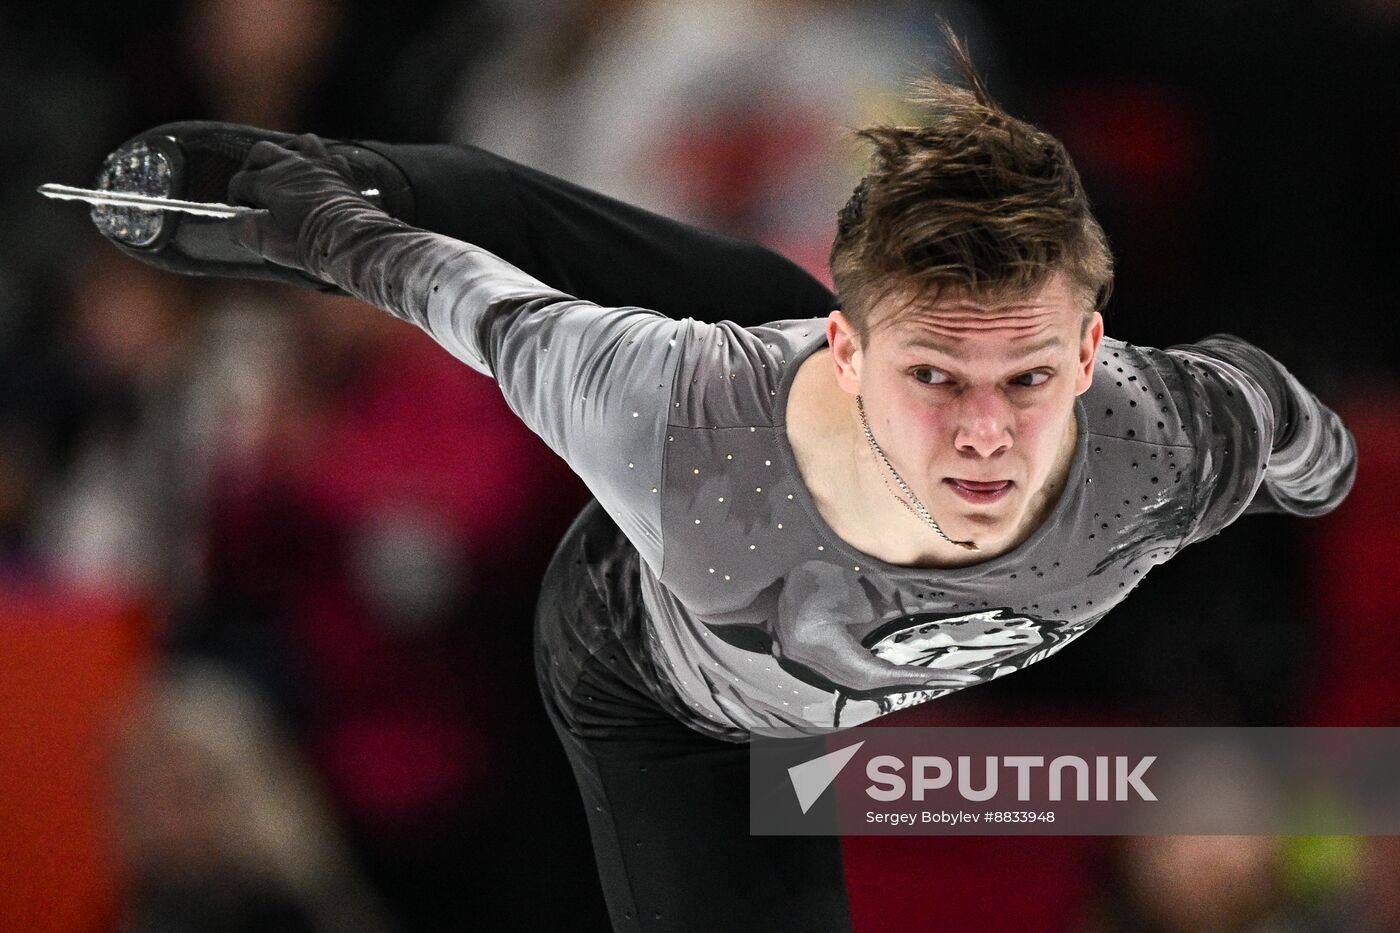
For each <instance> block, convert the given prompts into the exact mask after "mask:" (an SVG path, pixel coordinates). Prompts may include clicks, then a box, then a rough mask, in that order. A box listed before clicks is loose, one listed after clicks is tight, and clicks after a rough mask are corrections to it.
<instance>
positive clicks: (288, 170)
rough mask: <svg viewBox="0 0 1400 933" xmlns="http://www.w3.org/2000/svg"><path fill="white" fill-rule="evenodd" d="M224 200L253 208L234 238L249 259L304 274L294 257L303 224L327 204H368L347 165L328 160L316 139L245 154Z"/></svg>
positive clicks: (271, 145) (238, 222) (310, 137)
mask: <svg viewBox="0 0 1400 933" xmlns="http://www.w3.org/2000/svg"><path fill="white" fill-rule="evenodd" d="M228 196H229V200H230V201H231V202H232V203H234V204H242V205H247V206H248V207H254V208H257V210H256V211H254V212H252V213H250V214H246V215H244V216H242V217H238V218H235V220H234V224H235V225H236V226H235V228H234V237H235V239H236V240H237V241H238V242H239V244H240V245H241V246H243V247H244V248H245V249H247V250H248V251H250V252H252V253H256V254H257V255H260V256H262V257H263V258H265V259H268V260H271V261H272V262H275V263H277V264H278V265H283V266H290V267H292V268H294V269H301V270H302V271H307V269H306V265H305V263H304V262H303V259H302V257H301V256H300V254H299V246H300V243H301V239H302V233H303V231H304V230H305V229H306V223H307V221H308V220H309V219H310V218H311V217H312V215H313V214H315V213H316V212H317V211H318V210H320V209H323V208H325V207H327V206H328V205H330V204H331V203H332V202H342V201H343V200H344V199H345V198H347V197H348V198H353V199H354V200H356V201H360V202H361V203H364V204H368V203H369V202H368V201H365V200H364V198H363V197H362V196H361V195H360V193H359V192H358V191H357V190H356V189H355V186H354V184H353V182H352V176H351V173H350V163H349V162H348V161H346V159H345V158H344V157H343V156H333V155H331V154H330V153H329V152H327V151H326V145H325V143H323V142H322V141H321V139H320V138H319V137H317V136H314V135H312V134H310V133H307V134H305V135H302V136H298V137H296V138H295V139H291V140H288V141H287V142H286V143H285V144H283V145H280V146H279V145H278V144H276V143H273V142H267V141H264V142H260V143H258V144H257V145H255V146H253V148H252V149H250V150H249V151H248V156H247V158H245V159H244V160H243V168H242V170H241V171H239V172H238V174H236V175H234V176H233V178H231V179H229V185H228Z"/></svg>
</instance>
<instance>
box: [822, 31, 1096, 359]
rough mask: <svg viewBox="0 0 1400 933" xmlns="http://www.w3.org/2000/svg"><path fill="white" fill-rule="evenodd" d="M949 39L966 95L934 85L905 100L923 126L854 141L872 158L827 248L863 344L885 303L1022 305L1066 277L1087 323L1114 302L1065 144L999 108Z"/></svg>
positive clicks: (924, 84)
mask: <svg viewBox="0 0 1400 933" xmlns="http://www.w3.org/2000/svg"><path fill="white" fill-rule="evenodd" d="M943 31H944V34H945V36H946V37H947V39H948V45H949V48H950V49H951V51H952V56H953V62H954V64H955V65H956V66H957V68H958V70H959V71H960V72H961V74H962V77H963V80H964V82H965V84H966V85H967V86H966V87H959V86H958V85H956V84H953V83H951V82H949V81H946V80H944V79H942V78H939V77H937V76H933V75H930V76H927V77H925V78H923V79H921V80H919V81H917V82H915V84H914V85H913V93H912V94H911V95H910V97H909V98H908V99H909V102H910V103H912V104H915V105H918V106H920V107H921V108H922V109H924V110H926V111H927V113H928V119H927V120H926V121H925V125H923V126H915V127H909V126H885V125H881V126H871V127H866V128H865V129H862V130H859V131H857V133H856V135H857V136H858V137H859V138H861V139H863V140H865V141H867V142H869V143H871V144H872V145H873V146H874V152H873V153H872V156H871V169H870V171H869V173H868V174H867V175H866V176H865V177H864V178H863V179H862V180H861V182H860V185H859V186H858V187H857V188H856V190H855V193H854V194H853V195H852V196H851V199H850V201H848V202H847V203H846V206H845V207H843V208H842V209H841V213H840V215H839V217H838V223H837V233H836V241H835V243H834V244H833V245H832V248H831V274H832V278H833V280H834V281H835V283H836V292H837V295H838V296H839V298H840V301H841V307H842V311H843V313H845V314H846V316H847V317H848V318H849V319H850V320H851V322H852V325H853V326H854V327H855V328H856V331H857V333H858V334H859V335H860V337H861V339H862V341H864V339H865V338H866V336H867V335H868V333H869V327H870V324H871V322H870V320H869V316H870V310H871V308H872V307H873V306H874V305H875V304H876V303H878V302H879V301H880V300H882V299H884V298H885V297H887V296H890V295H893V294H899V295H901V296H904V295H908V297H909V298H910V300H911V301H920V302H922V301H933V300H936V299H937V297H938V295H939V293H940V292H942V291H943V289H945V288H952V289H954V290H965V291H967V292H969V293H971V294H972V295H974V296H977V297H998V296H1004V295H1015V294H1020V293H1023V292H1026V291H1030V290H1032V289H1034V288H1036V287H1038V286H1039V285H1041V284H1042V283H1044V281H1045V280H1046V279H1047V278H1049V277H1050V276H1051V275H1052V274H1054V273H1056V272H1060V271H1063V272H1065V273H1066V274H1067V275H1068V276H1069V279H1070V281H1071V283H1072V284H1073V285H1074V286H1075V288H1076V290H1077V291H1078V292H1080V293H1081V294H1082V295H1083V296H1084V297H1085V303H1086V308H1085V313H1084V316H1085V322H1086V324H1087V322H1088V320H1089V317H1090V315H1091V314H1092V312H1094V311H1098V310H1102V308H1103V307H1104V305H1105V304H1106V303H1107V301H1108V296H1109V293H1110V292H1111V290H1112V287H1113V256H1112V254H1111V253H1110V252H1109V248H1108V241H1107V239H1106V238H1105V237H1104V233H1103V229H1102V228H1101V227H1100V226H1099V224H1098V221H1096V220H1095V219H1094V217H1093V214H1092V213H1090V211H1089V199H1088V196H1087V195H1086V194H1085V192H1084V187H1083V185H1082V184H1081V183H1080V180H1079V173H1078V172H1077V171H1075V168H1074V164H1073V163H1072V162H1071V161H1070V158H1069V154H1068V153H1067V152H1066V151H1065V147H1064V145H1063V144H1061V143H1060V141H1059V140H1058V139H1056V138H1055V137H1053V136H1051V135H1050V134H1049V133H1045V132H1042V131H1041V130H1038V129H1036V128H1035V127H1034V126H1031V125H1030V124H1029V123H1025V122H1023V121H1021V120H1018V119H1016V118H1015V117H1012V116H1011V115H1009V114H1008V113H1006V112H1005V111H1004V110H1002V109H1001V107H1000V106H999V105H998V104H997V103H996V102H995V101H993V100H992V98H991V95H990V94H988V93H987V89H986V87H985V85H984V84H983V83H982V79H981V77H980V76H979V75H978V74H977V71H976V69H975V68H974V67H973V65H972V61H971V59H970V58H969V57H968V53H967V49H966V47H965V46H964V45H963V43H962V42H961V41H960V40H959V39H958V38H957V36H956V35H955V34H954V33H953V32H952V30H951V29H949V28H948V27H947V25H946V24H945V25H944V27H943ZM895 317H896V315H890V316H888V318H887V319H886V320H885V321H882V322H881V323H882V324H883V323H887V322H888V320H892V319H894V318H895Z"/></svg>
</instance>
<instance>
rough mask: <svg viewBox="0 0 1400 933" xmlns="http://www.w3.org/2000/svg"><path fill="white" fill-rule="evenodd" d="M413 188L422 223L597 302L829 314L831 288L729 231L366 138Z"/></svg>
mask: <svg viewBox="0 0 1400 933" xmlns="http://www.w3.org/2000/svg"><path fill="white" fill-rule="evenodd" d="M362 145H365V146H366V147H367V148H371V149H373V150H374V151H376V152H378V153H380V154H381V155H383V156H385V157H386V158H388V159H389V160H390V161H391V162H393V163H394V164H395V165H397V166H398V167H399V168H400V169H401V170H402V171H403V173H404V175H405V176H406V177H407V178H408V181H409V185H410V187H411V189H412V191H413V200H414V209H413V216H412V217H410V218H407V219H408V220H409V221H410V222H411V223H412V224H413V225H414V226H416V227H420V228H422V229H424V230H430V231H432V232H434V233H441V234H444V235H446V236H450V237H452V238H453V239H456V240H462V241H463V242H466V243H471V244H474V245H476V246H480V247H481V248H483V249H485V250H487V251H489V252H491V253H494V254H495V255H497V256H499V257H501V258H502V259H504V260H506V261H507V262H509V263H510V264H511V265H513V266H515V267H517V268H518V269H520V270H521V271H523V272H526V273H528V274H530V275H532V276H534V277H535V278H537V279H540V280H541V281H545V282H548V283H550V284H551V285H553V286H554V287H556V288H558V289H560V290H562V291H564V292H567V293H569V294H571V295H577V296H578V297H579V298H584V299H587V300H588V301H592V302H594V303H596V304H600V305H608V306H613V307H620V306H637V307H643V308H651V309H653V310H655V311H659V312H661V313H662V314H665V315H666V316H668V317H674V318H685V317H692V318H695V319H696V320H700V321H709V322H714V321H718V320H721V319H728V320H733V321H735V322H736V323H738V324H740V325H742V326H745V327H749V326H754V325H758V324H764V323H767V322H769V321H778V320H785V319H790V318H804V317H825V316H826V315H827V313H828V312H829V311H831V309H832V308H833V307H834V298H833V297H832V295H831V293H830V292H829V291H828V290H827V289H826V288H825V287H824V286H823V285H822V284H821V283H819V282H818V281H816V280H815V279H814V278H812V277H811V276H810V275H808V274H807V273H806V272H804V271H803V270H802V269H801V268H799V267H798V266H797V265H795V264H794V263H792V262H789V261H788V260H787V259H784V258H783V257H782V256H779V255H778V254H776V253H774V252H771V251H770V250H767V249H765V248H763V247H761V246H759V245H758V244H757V243H752V242H749V241H746V240H739V239H735V238H733V237H727V236H721V235H720V234H717V233H710V232H708V231H704V230H700V229H697V228H695V227H691V226H689V225H687V224H683V223H680V222H679V221H676V220H671V219H670V218H667V217H662V216H660V215H659V214H653V213H651V212H650V211H645V210H642V209H641V208H638V207H633V206H632V205H630V204H625V203H623V202H621V201H618V200H615V199H613V198H609V197H606V196H604V195H601V194H597V193H596V192H593V191H589V190H588V189H586V188H581V187H579V186H578V185H574V184H570V183H569V182H566V181H563V180H561V179H559V178H555V177H553V176H551V175H547V174H545V173H543V172H539V171H536V170H534V169H531V168H528V167H526V166H524V165H520V164H519V163H516V162H512V161H510V160H509V159H505V158H502V157H500V156H498V155H494V154H492V153H490V152H487V151H486V150H484V149H480V148H477V147H475V146H449V145H434V146H404V145H390V144H385V143H376V142H370V143H362Z"/></svg>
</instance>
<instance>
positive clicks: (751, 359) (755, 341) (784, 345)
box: [669, 318, 826, 430]
mask: <svg viewBox="0 0 1400 933" xmlns="http://www.w3.org/2000/svg"><path fill="white" fill-rule="evenodd" d="M684 323H685V327H683V328H682V332H683V333H684V335H685V337H684V344H685V345H684V347H683V348H682V353H681V357H680V360H679V369H678V371H677V374H676V381H675V388H674V392H673V397H672V399H671V402H670V405H671V411H670V412H669V416H670V421H671V424H673V425H675V426H676V427H683V428H684V427H694V428H703V429H707V430H718V429H726V428H755V429H757V428H769V427H772V426H773V424H774V423H775V420H776V421H781V417H780V416H777V415H776V414H775V413H780V412H782V411H783V406H784V404H785V401H786V396H787V393H788V392H789V390H790V388H791V385H792V382H793V379H794V377H795V376H796V374H797V371H798V369H799V368H800V366H801V364H802V362H804V361H805V360H806V359H807V358H808V357H810V356H811V355H812V354H813V353H814V352H815V351H817V350H819V349H821V348H822V347H824V346H825V345H826V340H825V330H824V322H823V321H822V320H821V319H815V318H814V319H806V320H791V321H775V322H773V323H770V324H764V325H761V326H757V327H744V326H741V325H739V324H737V323H735V322H733V321H719V322H716V323H705V322H702V321H696V320H693V319H687V320H686V321H685V322H684Z"/></svg>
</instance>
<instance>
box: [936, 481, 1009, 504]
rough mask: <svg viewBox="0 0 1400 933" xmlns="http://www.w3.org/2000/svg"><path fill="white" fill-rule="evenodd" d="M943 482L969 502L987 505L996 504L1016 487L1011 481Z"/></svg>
mask: <svg viewBox="0 0 1400 933" xmlns="http://www.w3.org/2000/svg"><path fill="white" fill-rule="evenodd" d="M943 482H945V483H947V484H948V485H949V486H950V487H951V488H952V490H953V491H954V492H956V493H957V494H958V495H959V496H962V497H963V498H964V499H966V500H967V501H969V502H974V503H977V504H979V505H985V504H986V503H989V502H996V501H997V500H999V499H1001V498H1002V497H1003V496H1005V495H1006V493H1007V492H1009V491H1010V489H1011V487H1012V486H1013V485H1015V484H1014V483H1012V481H1011V480H1009V479H1001V480H973V479H958V478H955V477H949V478H947V479H945V480H944V481H943Z"/></svg>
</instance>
